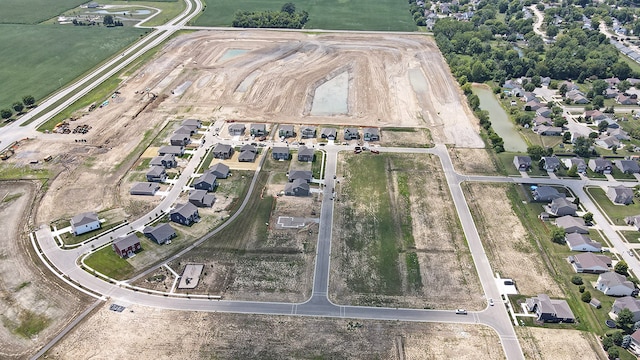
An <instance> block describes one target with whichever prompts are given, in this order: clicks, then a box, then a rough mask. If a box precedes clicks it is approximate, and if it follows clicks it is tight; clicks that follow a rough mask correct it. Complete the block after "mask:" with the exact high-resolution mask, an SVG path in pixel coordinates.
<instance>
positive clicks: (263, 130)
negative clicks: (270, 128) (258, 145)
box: [249, 124, 267, 136]
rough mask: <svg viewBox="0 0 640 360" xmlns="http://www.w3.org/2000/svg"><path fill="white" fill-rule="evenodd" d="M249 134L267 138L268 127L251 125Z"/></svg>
mask: <svg viewBox="0 0 640 360" xmlns="http://www.w3.org/2000/svg"><path fill="white" fill-rule="evenodd" d="M249 133H250V134H251V135H253V136H265V135H267V125H265V124H251V125H250V126H249Z"/></svg>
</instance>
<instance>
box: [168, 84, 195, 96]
mask: <svg viewBox="0 0 640 360" xmlns="http://www.w3.org/2000/svg"><path fill="white" fill-rule="evenodd" d="M191 84H193V81H185V82H184V83H182V85H180V86H178V87H177V88H175V89H173V91H171V94H173V95H174V96H180V95H182V94H184V92H185V91H187V89H188V88H189V86H191Z"/></svg>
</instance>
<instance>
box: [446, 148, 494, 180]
mask: <svg viewBox="0 0 640 360" xmlns="http://www.w3.org/2000/svg"><path fill="white" fill-rule="evenodd" d="M449 156H450V157H451V161H452V162H453V166H454V168H455V169H456V172H458V173H460V174H466V175H500V174H499V173H498V169H497V168H496V164H495V163H494V160H493V159H492V157H491V155H490V154H489V150H487V149H465V148H450V149H449Z"/></svg>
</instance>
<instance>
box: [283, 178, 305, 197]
mask: <svg viewBox="0 0 640 360" xmlns="http://www.w3.org/2000/svg"><path fill="white" fill-rule="evenodd" d="M284 194H285V195H287V196H309V184H308V183H307V182H306V181H305V180H304V179H296V180H293V182H290V183H287V184H286V185H285V186H284Z"/></svg>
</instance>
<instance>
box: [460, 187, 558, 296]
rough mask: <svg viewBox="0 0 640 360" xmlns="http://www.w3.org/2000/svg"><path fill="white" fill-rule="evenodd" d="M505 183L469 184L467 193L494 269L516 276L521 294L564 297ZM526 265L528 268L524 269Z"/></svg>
mask: <svg viewBox="0 0 640 360" xmlns="http://www.w3.org/2000/svg"><path fill="white" fill-rule="evenodd" d="M507 186H510V185H504V184H474V183H470V184H465V185H464V186H463V189H464V190H465V196H466V197H467V202H468V203H469V207H470V208H471V212H472V214H473V215H474V221H475V223H476V226H477V228H478V232H479V233H480V238H481V239H482V241H483V245H484V248H485V251H486V252H487V256H488V257H489V261H490V262H491V267H492V268H493V270H494V271H496V272H499V273H500V276H501V277H503V278H512V279H514V280H515V281H516V285H517V287H518V290H519V291H520V293H521V294H525V295H537V294H547V295H549V296H551V297H554V296H556V297H562V296H563V292H562V291H561V290H560V288H559V287H558V284H557V283H556V282H555V281H554V280H553V278H551V276H550V275H549V272H548V271H547V269H546V268H545V265H544V263H543V261H542V260H541V258H540V255H539V253H538V251H537V249H535V248H534V247H533V245H531V243H530V242H529V239H527V230H526V229H525V228H524V227H523V226H522V223H521V222H520V219H519V218H518V216H517V215H516V214H515V213H514V212H513V209H512V208H511V205H510V200H509V198H508V197H507V189H508V188H507ZM524 269H526V270H524Z"/></svg>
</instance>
